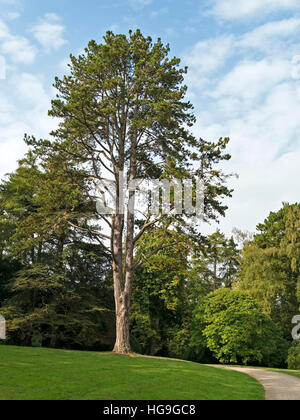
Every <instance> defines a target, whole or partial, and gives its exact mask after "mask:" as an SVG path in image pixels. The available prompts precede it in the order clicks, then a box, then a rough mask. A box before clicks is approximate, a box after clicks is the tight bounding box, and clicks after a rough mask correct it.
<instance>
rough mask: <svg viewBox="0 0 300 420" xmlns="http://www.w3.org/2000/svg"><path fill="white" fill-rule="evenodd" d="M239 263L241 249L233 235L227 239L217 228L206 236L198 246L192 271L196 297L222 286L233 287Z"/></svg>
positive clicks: (191, 276) (191, 279)
mask: <svg viewBox="0 0 300 420" xmlns="http://www.w3.org/2000/svg"><path fill="white" fill-rule="evenodd" d="M239 264H240V251H239V249H238V245H237V244H236V243H235V241H234V239H233V237H232V238H230V239H227V238H226V237H225V235H224V234H223V233H221V232H220V231H219V230H217V231H216V232H215V233H213V234H212V235H210V236H208V237H206V238H204V239H203V240H202V241H201V244H200V245H199V246H198V247H196V252H195V255H194V257H193V260H192V270H191V273H190V288H191V291H192V289H194V295H195V298H196V299H198V298H201V297H203V296H204V295H205V294H208V293H209V292H212V291H215V290H217V289H219V288H220V287H227V288H232V286H233V283H234V282H235V280H236V277H237V272H238V268H239ZM203 293H204V294H203ZM197 295H198V297H197Z"/></svg>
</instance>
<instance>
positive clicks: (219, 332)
mask: <svg viewBox="0 0 300 420" xmlns="http://www.w3.org/2000/svg"><path fill="white" fill-rule="evenodd" d="M191 346H192V348H194V349H197V347H199V348H201V349H202V348H203V347H204V346H207V347H208V349H209V350H210V351H211V352H212V353H213V354H214V355H215V357H216V358H217V359H218V360H219V361H220V362H221V363H237V364H244V365H266V366H271V367H284V365H285V361H286V358H287V351H288V343H287V342H286V341H285V340H284V338H283V336H282V332H281V331H280V330H279V329H278V328H277V327H276V325H275V324H274V323H273V322H272V321H271V319H270V318H268V317H267V316H266V315H264V314H263V313H262V311H261V309H260V307H259V306H258V304H257V303H256V302H255V301H254V300H253V299H252V298H251V297H249V296H248V295H247V294H246V293H244V292H240V291H236V290H235V291H232V290H229V289H219V290H217V291H216V292H213V293H211V294H210V295H208V296H207V297H206V298H204V299H203V300H202V301H201V302H200V304H199V305H198V307H197V308H196V310H195V312H194V317H193V322H192V339H191Z"/></svg>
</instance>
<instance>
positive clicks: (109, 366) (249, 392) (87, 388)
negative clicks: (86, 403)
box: [0, 346, 264, 400]
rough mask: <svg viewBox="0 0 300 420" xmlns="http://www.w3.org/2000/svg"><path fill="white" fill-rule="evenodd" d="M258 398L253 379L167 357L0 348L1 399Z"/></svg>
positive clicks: (260, 396) (260, 395) (259, 392)
mask: <svg viewBox="0 0 300 420" xmlns="http://www.w3.org/2000/svg"><path fill="white" fill-rule="evenodd" d="M30 399H32V400H47V399H49V400H119V399H121V400H156V399H157V400H262V399H264V390H263V388H262V386H261V385H260V384H259V383H258V382H256V381H255V380H254V379H253V378H251V377H249V376H247V375H244V374H241V373H238V372H233V371H227V370H223V369H216V368H213V367H208V366H202V365H199V364H197V363H191V362H184V361H177V360H171V359H160V358H146V357H139V356H137V357H127V356H117V355H114V354H112V353H95V352H94V353H92V352H91V353H90V352H78V351H66V350H52V349H37V348H24V347H10V346H0V400H30Z"/></svg>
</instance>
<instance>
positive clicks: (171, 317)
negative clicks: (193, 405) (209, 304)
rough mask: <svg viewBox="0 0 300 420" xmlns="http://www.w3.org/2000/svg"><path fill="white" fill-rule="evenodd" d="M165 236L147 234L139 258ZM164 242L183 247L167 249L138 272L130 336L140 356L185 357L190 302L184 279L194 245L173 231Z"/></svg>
mask: <svg viewBox="0 0 300 420" xmlns="http://www.w3.org/2000/svg"><path fill="white" fill-rule="evenodd" d="M165 234H166V233H165V232H164V231H163V230H155V229H153V230H152V231H151V232H148V233H147V234H145V235H144V237H143V239H142V240H141V241H140V243H139V245H138V249H137V258H138V257H139V255H140V253H149V252H151V250H152V249H155V248H156V247H157V245H158V244H159V243H161V240H162V236H163V235H165ZM165 242H166V244H168V243H170V244H172V243H174V242H180V246H179V245H175V246H174V245H173V246H169V247H167V246H166V247H165V248H164V249H162V250H160V251H158V252H157V253H156V254H155V255H153V256H151V257H150V258H149V259H148V260H147V261H146V262H145V263H144V264H143V266H141V267H140V269H139V270H137V271H136V273H135V277H134V281H133V294H132V309H131V335H132V339H133V344H134V345H133V348H134V349H135V348H136V349H139V352H140V353H146V354H151V355H165V356H171V357H182V356H183V353H184V351H185V350H182V345H180V343H181V342H182V341H183V342H184V343H185V339H184V338H185V337H188V331H187V330H186V327H187V326H188V322H186V319H187V312H188V311H189V303H188V296H187V289H186V284H185V280H186V275H187V271H188V268H189V261H188V255H189V253H190V248H191V246H192V245H191V242H190V240H189V238H188V237H187V236H184V237H181V238H179V234H178V233H176V232H174V231H168V232H167V238H166V239H165ZM183 244H184V245H183ZM184 345H185V344H184ZM136 346H138V347H136Z"/></svg>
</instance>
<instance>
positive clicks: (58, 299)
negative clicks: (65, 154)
mask: <svg viewBox="0 0 300 420" xmlns="http://www.w3.org/2000/svg"><path fill="white" fill-rule="evenodd" d="M62 186H63V187H62ZM74 205H76V206H81V208H82V209H84V208H85V206H86V208H85V211H88V206H89V203H88V202H87V201H86V200H85V199H84V197H83V196H81V195H80V191H78V190H77V191H76V190H74V189H73V187H72V182H71V178H68V179H63V178H61V180H60V183H57V178H56V177H55V179H54V180H51V176H50V175H49V174H45V173H44V172H43V171H41V170H40V169H39V167H38V164H37V163H36V161H35V160H34V159H33V157H32V155H31V154H28V155H27V156H26V157H25V158H24V159H23V160H22V161H21V162H20V164H19V168H18V169H17V170H16V172H15V173H12V174H10V175H9V176H8V177H7V179H6V180H4V181H3V182H2V183H1V187H0V209H1V213H0V214H1V216H0V226H1V230H0V232H1V236H0V240H1V255H0V258H1V259H0V261H1V271H0V299H1V300H0V302H1V314H3V315H4V316H5V317H6V319H7V320H8V329H9V341H8V343H9V344H17V345H27V346H31V345H33V346H49V347H58V348H59V347H62V348H72V349H89V350H91V349H93V350H111V349H112V346H113V343H114V338H115V329H114V297H113V286H112V275H111V269H110V267H111V265H110V264H111V262H110V256H109V254H108V253H107V252H106V250H105V249H104V248H103V247H102V245H101V244H97V243H96V242H95V240H94V238H93V237H91V235H90V234H89V233H88V232H83V231H81V232H79V231H78V230H76V229H73V228H72V227H71V226H70V225H69V224H67V223H65V225H62V224H61V223H57V226H56V224H55V219H56V218H58V217H60V216H61V215H62V214H64V212H65V211H66V209H67V208H68V207H69V206H74ZM299 222H300V206H299V205H298V204H295V205H289V204H284V206H283V208H282V209H281V210H280V211H279V212H277V213H274V212H272V213H271V214H270V216H269V217H268V218H267V219H266V220H265V221H264V223H262V224H260V225H258V227H257V233H256V234H255V235H254V236H253V238H250V239H249V238H244V243H243V246H242V247H240V246H239V245H238V240H237V239H238V238H237V235H236V238H237V239H234V237H231V238H229V239H227V238H226V237H225V235H223V234H222V233H221V232H220V231H216V232H215V233H214V234H212V235H210V236H207V237H201V241H199V242H195V241H194V239H191V237H190V236H189V235H185V234H181V236H182V237H181V238H180V240H181V242H180V245H177V246H172V245H170V247H166V248H165V249H164V250H161V251H159V252H158V253H157V254H155V255H153V256H152V257H151V258H149V259H148V260H147V261H146V263H145V264H144V265H143V266H142V267H140V268H139V270H138V271H137V272H136V274H135V277H134V281H133V293H132V309H131V315H130V335H131V345H132V348H133V351H135V352H138V353H143V354H150V355H161V356H169V357H178V358H184V359H190V360H195V361H199V362H206V361H213V360H220V361H224V362H235V363H238V362H240V363H248V364H249V363H256V364H260V363H262V364H269V365H272V364H273V365H277V366H278V365H281V366H282V365H284V364H285V360H286V355H287V350H288V347H289V346H290V345H291V329H292V325H291V320H292V318H293V316H294V315H296V314H297V313H298V312H299V299H300V296H299V290H300V286H299V248H298V246H299V244H298V237H297V236H295V232H298V229H299V228H298V226H299ZM162 235H165V231H164V230H160V229H152V230H151V231H150V232H148V233H147V234H146V235H145V236H144V238H143V239H142V240H141V241H140V242H139V246H138V249H137V255H138V254H139V253H148V252H149V251H151V249H153V248H155V247H156V246H157V244H158V243H160V241H161V236H162ZM178 235H180V234H179V233H178V232H175V231H174V230H171V229H170V230H169V231H168V235H167V242H169V243H170V244H172V243H174V239H178ZM176 237H177V238H176ZM137 257H138V256H137ZM235 299H236V301H235ZM218 302H219V303H218ZM220 302H222V305H223V307H221V308H220V307H219V304H220ZM226 302H227V304H226ZM237 325H238V327H237ZM225 331H227V333H225ZM245 333H246V334H247V333H249V336H248V337H247V336H246V337H245ZM224 334H225V335H224ZM226 334H227V338H226ZM242 341H243V342H244V343H246V345H242V344H241V342H242ZM268 346H269V348H268ZM297 351H298V347H297V346H296V345H294V346H292V350H291V353H292V352H293V354H294V353H295V352H297ZM291 357H292V356H291Z"/></svg>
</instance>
